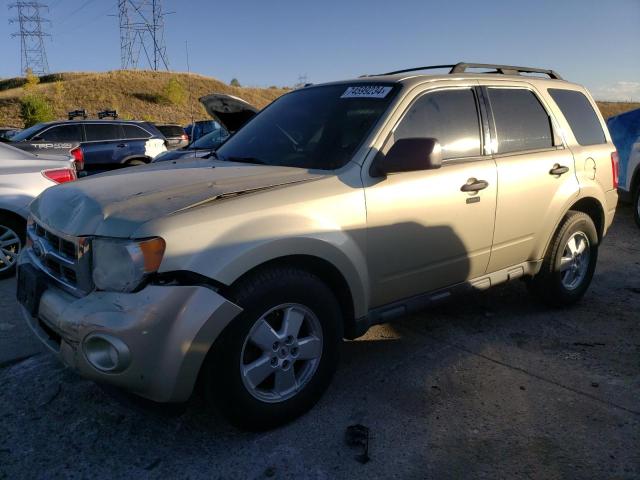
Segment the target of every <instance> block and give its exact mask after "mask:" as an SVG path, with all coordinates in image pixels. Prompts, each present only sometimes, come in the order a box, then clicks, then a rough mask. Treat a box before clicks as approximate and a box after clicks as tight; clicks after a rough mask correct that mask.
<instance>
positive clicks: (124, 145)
mask: <svg viewBox="0 0 640 480" xmlns="http://www.w3.org/2000/svg"><path fill="white" fill-rule="evenodd" d="M126 146H127V144H126V143H121V144H119V145H116V147H118V148H124V147H126Z"/></svg>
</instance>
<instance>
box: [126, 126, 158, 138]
mask: <svg viewBox="0 0 640 480" xmlns="http://www.w3.org/2000/svg"><path fill="white" fill-rule="evenodd" d="M122 130H123V131H124V138H127V139H134V138H149V137H150V136H151V135H149V132H147V131H146V130H144V129H143V128H140V127H138V126H137V125H122Z"/></svg>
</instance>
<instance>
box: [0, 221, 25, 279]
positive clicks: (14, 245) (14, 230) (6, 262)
mask: <svg viewBox="0 0 640 480" xmlns="http://www.w3.org/2000/svg"><path fill="white" fill-rule="evenodd" d="M24 238H25V225H24V222H20V221H18V220H15V219H13V218H10V217H6V216H0V279H1V278H9V277H12V276H13V275H14V274H15V273H16V264H17V262H18V255H20V250H21V249H22V246H23V245H24Z"/></svg>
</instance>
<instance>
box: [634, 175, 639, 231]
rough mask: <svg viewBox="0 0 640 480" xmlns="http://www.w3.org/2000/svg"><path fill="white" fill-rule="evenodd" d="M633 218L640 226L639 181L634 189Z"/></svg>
mask: <svg viewBox="0 0 640 480" xmlns="http://www.w3.org/2000/svg"><path fill="white" fill-rule="evenodd" d="M633 219H634V220H635V221H636V225H638V227H640V182H638V185H636V188H635V190H634V191H633Z"/></svg>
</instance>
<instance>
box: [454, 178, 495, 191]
mask: <svg viewBox="0 0 640 480" xmlns="http://www.w3.org/2000/svg"><path fill="white" fill-rule="evenodd" d="M488 186H489V182H487V181H486V180H476V179H475V178H470V179H469V180H468V181H467V183H465V184H464V185H462V186H461V187H460V191H461V192H479V191H480V190H484V189H485V188H487V187H488Z"/></svg>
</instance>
